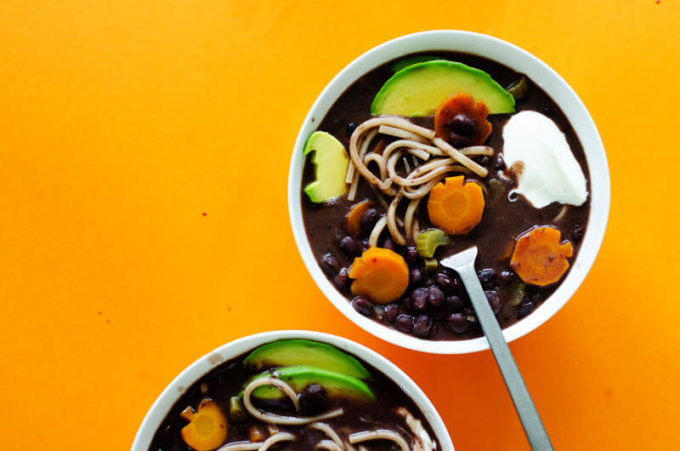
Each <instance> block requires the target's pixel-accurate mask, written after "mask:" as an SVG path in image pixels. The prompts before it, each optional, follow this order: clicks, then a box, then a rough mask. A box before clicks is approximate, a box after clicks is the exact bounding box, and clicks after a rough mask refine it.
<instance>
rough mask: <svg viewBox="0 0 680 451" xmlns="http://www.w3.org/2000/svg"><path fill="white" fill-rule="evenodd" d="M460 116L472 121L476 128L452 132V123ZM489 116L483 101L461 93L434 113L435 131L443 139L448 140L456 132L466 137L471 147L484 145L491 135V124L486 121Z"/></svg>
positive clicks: (449, 99)
mask: <svg viewBox="0 0 680 451" xmlns="http://www.w3.org/2000/svg"><path fill="white" fill-rule="evenodd" d="M458 114H462V115H463V116H465V117H466V118H468V119H471V120H472V123H474V127H469V126H468V127H469V128H470V129H469V130H466V128H468V127H463V129H459V130H452V128H451V127H452V125H453V124H452V123H451V121H452V120H453V118H454V117H455V116H456V115H458ZM488 115H489V108H488V107H487V106H486V104H485V103H484V102H483V101H481V100H478V101H477V102H475V100H474V99H473V98H472V96H471V95H470V94H466V93H464V92H459V93H458V94H454V95H452V96H451V97H449V98H448V99H446V101H445V102H444V103H442V104H441V106H440V107H439V108H438V109H437V111H436V112H435V113H434V131H435V133H437V136H439V137H440V138H442V139H446V140H448V139H449V136H450V135H451V132H452V131H454V132H458V133H459V134H460V133H462V134H463V135H465V136H466V138H468V139H469V145H471V146H474V145H477V144H483V143H484V141H486V138H488V137H489V135H490V134H491V123H490V122H489V121H487V120H486V118H487V116H488ZM454 128H455V126H454Z"/></svg>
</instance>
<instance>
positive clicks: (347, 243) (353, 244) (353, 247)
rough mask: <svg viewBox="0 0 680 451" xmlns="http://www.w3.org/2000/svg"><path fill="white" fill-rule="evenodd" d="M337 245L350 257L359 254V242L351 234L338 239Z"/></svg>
mask: <svg viewBox="0 0 680 451" xmlns="http://www.w3.org/2000/svg"><path fill="white" fill-rule="evenodd" d="M338 247H339V248H340V249H341V250H342V252H344V253H345V254H347V255H348V256H350V257H354V256H355V255H359V249H360V246H359V242H358V241H357V240H356V239H354V238H353V237H351V236H346V237H344V238H343V239H341V240H340V242H339V243H338Z"/></svg>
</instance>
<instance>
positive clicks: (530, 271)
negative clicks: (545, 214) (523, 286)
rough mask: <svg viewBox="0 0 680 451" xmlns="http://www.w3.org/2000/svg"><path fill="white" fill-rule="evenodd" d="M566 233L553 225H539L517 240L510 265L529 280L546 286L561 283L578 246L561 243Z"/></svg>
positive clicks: (534, 283) (521, 277) (566, 242)
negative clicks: (563, 234)
mask: <svg viewBox="0 0 680 451" xmlns="http://www.w3.org/2000/svg"><path fill="white" fill-rule="evenodd" d="M561 236H562V233H561V232H560V231H559V230H557V229H555V228H553V227H549V226H544V227H536V228H534V229H531V230H529V231H528V232H525V233H523V234H522V235H520V236H519V238H518V239H517V243H516V244H515V250H514V252H513V253H512V259H511V260H510V267H511V268H512V269H513V270H514V271H515V272H516V273H517V275H518V276H519V277H520V279H522V280H523V281H524V282H526V283H530V284H532V285H538V286H540V287H544V286H546V285H550V284H552V283H555V282H557V281H558V280H560V278H561V277H562V276H563V275H564V273H565V272H566V271H567V269H568V268H569V261H568V260H567V259H568V258H569V257H571V256H572V254H573V252H574V248H573V247H572V245H571V243H570V242H569V241H565V242H561V241H560V240H561Z"/></svg>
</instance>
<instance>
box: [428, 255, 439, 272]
mask: <svg viewBox="0 0 680 451" xmlns="http://www.w3.org/2000/svg"><path fill="white" fill-rule="evenodd" d="M437 269H439V261H437V259H436V258H426V259H425V272H426V273H428V274H434V273H435V272H437Z"/></svg>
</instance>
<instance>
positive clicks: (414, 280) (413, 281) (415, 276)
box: [408, 268, 423, 286]
mask: <svg viewBox="0 0 680 451" xmlns="http://www.w3.org/2000/svg"><path fill="white" fill-rule="evenodd" d="M408 280H409V284H410V285H411V286H415V285H418V284H419V283H420V282H422V280H423V272H422V271H421V270H420V268H413V269H412V270H411V271H410V274H409V279H408Z"/></svg>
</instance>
